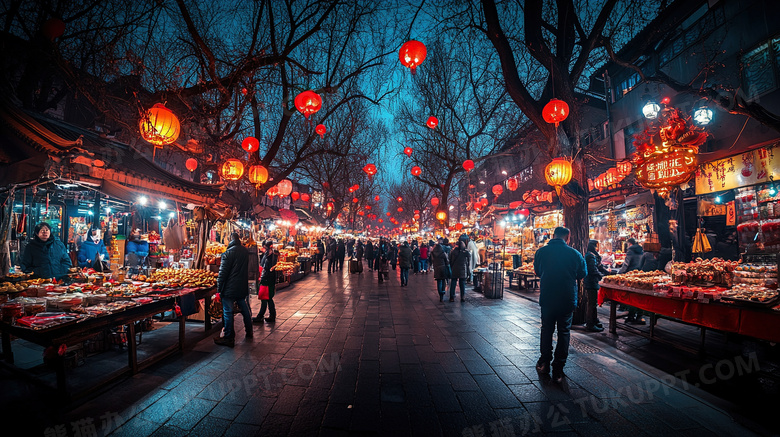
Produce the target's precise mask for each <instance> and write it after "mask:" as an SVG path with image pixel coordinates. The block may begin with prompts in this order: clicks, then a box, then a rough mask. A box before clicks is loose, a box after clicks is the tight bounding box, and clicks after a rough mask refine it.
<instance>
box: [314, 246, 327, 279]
mask: <svg viewBox="0 0 780 437" xmlns="http://www.w3.org/2000/svg"><path fill="white" fill-rule="evenodd" d="M324 258H325V244H324V243H323V242H322V239H321V238H318V239H317V254H316V255H314V271H315V272H321V271H322V260H323V259H324Z"/></svg>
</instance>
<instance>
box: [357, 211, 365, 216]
mask: <svg viewBox="0 0 780 437" xmlns="http://www.w3.org/2000/svg"><path fill="white" fill-rule="evenodd" d="M357 215H359V216H364V215H366V213H365V212H363V211H358V213H357Z"/></svg>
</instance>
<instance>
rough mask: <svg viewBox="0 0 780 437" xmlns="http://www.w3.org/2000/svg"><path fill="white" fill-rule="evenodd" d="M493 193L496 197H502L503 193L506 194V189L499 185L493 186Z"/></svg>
mask: <svg viewBox="0 0 780 437" xmlns="http://www.w3.org/2000/svg"><path fill="white" fill-rule="evenodd" d="M492 191H493V195H495V196H496V197H498V196H500V195H501V193H503V192H504V187H502V186H501V185H499V184H496V185H493V190H492Z"/></svg>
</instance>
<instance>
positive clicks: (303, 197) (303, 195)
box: [301, 193, 311, 202]
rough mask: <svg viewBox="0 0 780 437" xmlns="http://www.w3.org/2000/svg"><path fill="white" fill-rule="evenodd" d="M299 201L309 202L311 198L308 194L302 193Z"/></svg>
mask: <svg viewBox="0 0 780 437" xmlns="http://www.w3.org/2000/svg"><path fill="white" fill-rule="evenodd" d="M301 200H303V201H304V202H308V201H309V200H311V196H309V194H308V193H303V194H301Z"/></svg>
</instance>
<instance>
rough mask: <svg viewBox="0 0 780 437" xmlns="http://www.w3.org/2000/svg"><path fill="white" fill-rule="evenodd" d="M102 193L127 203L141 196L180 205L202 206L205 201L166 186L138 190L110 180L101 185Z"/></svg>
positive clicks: (135, 200)
mask: <svg viewBox="0 0 780 437" xmlns="http://www.w3.org/2000/svg"><path fill="white" fill-rule="evenodd" d="M99 189H100V191H101V192H102V193H103V194H105V195H107V196H109V197H116V198H117V199H122V200H124V201H127V202H138V198H139V197H141V196H146V197H150V198H151V199H149V200H150V202H151V201H153V200H156V199H166V200H170V201H173V202H178V203H180V204H185V205H186V204H188V203H193V204H195V205H202V204H203V203H204V202H203V201H204V200H205V199H203V198H202V197H198V196H195V195H192V194H190V193H187V192H185V191H180V190H175V189H172V188H169V187H166V186H159V187H154V188H138V187H127V186H124V185H122V184H119V183H117V182H114V181H110V180H105V179H104V180H103V181H102V183H101V184H100V188H99Z"/></svg>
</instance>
